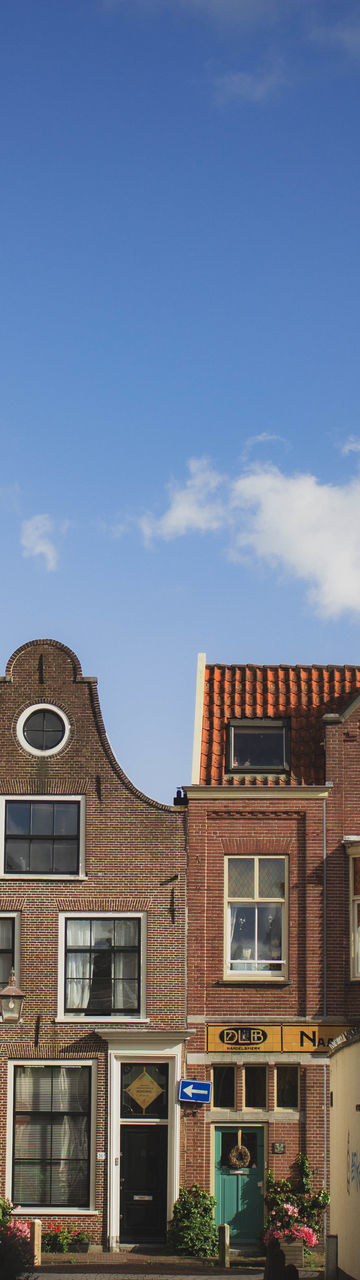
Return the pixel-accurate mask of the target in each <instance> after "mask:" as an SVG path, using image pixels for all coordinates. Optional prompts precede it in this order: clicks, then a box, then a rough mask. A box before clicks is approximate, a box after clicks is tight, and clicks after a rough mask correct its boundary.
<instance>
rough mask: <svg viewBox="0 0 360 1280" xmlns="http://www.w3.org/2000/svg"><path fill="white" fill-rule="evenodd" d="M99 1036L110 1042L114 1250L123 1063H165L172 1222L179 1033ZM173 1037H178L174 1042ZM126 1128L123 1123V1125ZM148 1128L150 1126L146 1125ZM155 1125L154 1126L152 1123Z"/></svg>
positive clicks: (117, 1232) (110, 1204)
mask: <svg viewBox="0 0 360 1280" xmlns="http://www.w3.org/2000/svg"><path fill="white" fill-rule="evenodd" d="M101 1034H102V1035H103V1036H104V1039H107V1040H108V1042H109V1107H108V1113H109V1133H108V1187H109V1195H108V1238H109V1246H110V1249H112V1250H116V1249H117V1248H118V1245H119V1239H120V1194H121V1187H120V1133H121V1129H120V1125H121V1114H120V1112H121V1066H122V1063H123V1062H125V1063H126V1062H129V1060H130V1061H133V1060H134V1059H135V1060H136V1061H139V1062H144V1064H145V1063H146V1062H151V1061H153V1062H159V1060H161V1061H163V1062H164V1063H165V1062H166V1063H167V1064H168V1067H169V1111H168V1183H167V1219H169V1218H171V1215H172V1211H173V1205H174V1201H175V1200H176V1199H177V1197H178V1194H179V1146H180V1108H179V1106H178V1104H177V1101H176V1094H177V1088H176V1086H177V1083H178V1081H179V1080H180V1078H181V1061H182V1047H183V1040H182V1039H180V1038H179V1037H181V1035H182V1033H181V1032H177V1033H176V1032H175V1033H174V1034H173V1035H172V1034H171V1033H170V1032H169V1033H167V1032H160V1033H159V1032H153V1031H148V1032H145V1034H144V1033H140V1034H138V1035H136V1033H135V1032H134V1033H133V1034H132V1035H131V1033H128V1034H126V1038H125V1037H124V1035H122V1036H121V1033H119V1032H118V1033H116V1032H115V1035H114V1034H113V1033H112V1032H111V1030H110V1029H109V1030H108V1031H107V1033H106V1034H105V1033H104V1032H103V1031H102V1032H101ZM175 1036H176V1037H177V1038H176V1039H175ZM123 1123H125V1124H126V1121H123ZM148 1123H149V1124H150V1123H151V1122H150V1121H148ZM154 1123H156V1122H154Z"/></svg>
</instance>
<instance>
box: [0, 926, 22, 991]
mask: <svg viewBox="0 0 360 1280" xmlns="http://www.w3.org/2000/svg"><path fill="white" fill-rule="evenodd" d="M14 964H15V916H0V987H5V986H6V985H7V983H8V981H9V974H10V971H11V969H12V968H13V967H14ZM16 976H18V975H16Z"/></svg>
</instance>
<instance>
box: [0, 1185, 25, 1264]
mask: <svg viewBox="0 0 360 1280" xmlns="http://www.w3.org/2000/svg"><path fill="white" fill-rule="evenodd" d="M13 1210H14V1206H13V1204H12V1201H11V1200H7V1199H6V1198H5V1197H3V1196H0V1275H3V1276H6V1280H17V1277H18V1276H19V1275H20V1274H22V1272H23V1271H24V1270H25V1269H26V1268H27V1267H30V1266H31V1262H32V1256H31V1251H30V1225H29V1223H28V1222H20V1221H17V1219H16V1218H14V1217H13V1216H12V1214H13ZM16 1211H20V1212H21V1206H20V1205H17V1206H16V1210H15V1212H16Z"/></svg>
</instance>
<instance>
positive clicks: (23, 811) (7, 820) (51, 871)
mask: <svg viewBox="0 0 360 1280" xmlns="http://www.w3.org/2000/svg"><path fill="white" fill-rule="evenodd" d="M4 826H5V838H4V845H5V848H4V871H5V874H6V875H11V876H23V875H26V876H77V875H79V871H80V862H81V858H80V855H81V853H82V854H83V834H84V832H83V828H84V815H83V812H82V804H81V801H80V799H75V798H72V799H69V800H68V799H66V800H63V799H60V798H59V799H57V800H47V799H46V800H45V799H44V800H39V799H38V798H37V799H36V800H30V799H29V800H13V799H12V800H10V799H9V800H5V817H4Z"/></svg>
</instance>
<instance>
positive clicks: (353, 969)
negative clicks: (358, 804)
mask: <svg viewBox="0 0 360 1280" xmlns="http://www.w3.org/2000/svg"><path fill="white" fill-rule="evenodd" d="M349 853H350V857H349V882H350V883H349V915H350V974H351V981H352V982H360V928H359V942H358V947H357V936H358V926H357V911H358V907H360V893H355V892H354V888H353V885H354V870H355V866H354V864H355V861H356V859H358V860H359V861H360V841H359V843H357V844H356V845H354V844H353V845H352V847H351V848H350V849H349ZM357 952H358V959H357V957H356V953H357Z"/></svg>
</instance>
